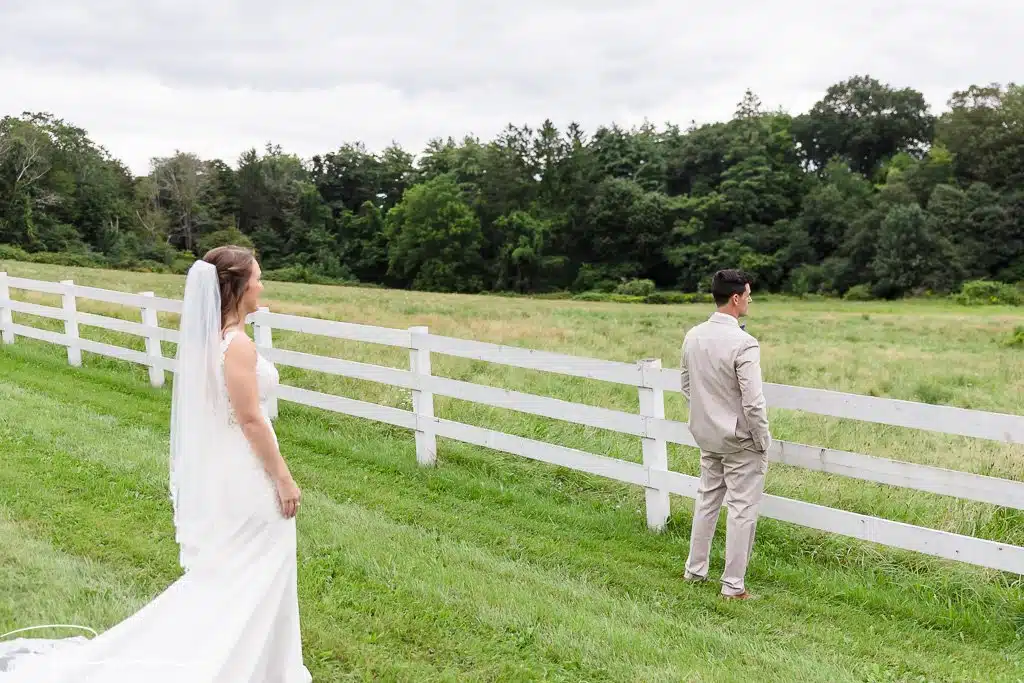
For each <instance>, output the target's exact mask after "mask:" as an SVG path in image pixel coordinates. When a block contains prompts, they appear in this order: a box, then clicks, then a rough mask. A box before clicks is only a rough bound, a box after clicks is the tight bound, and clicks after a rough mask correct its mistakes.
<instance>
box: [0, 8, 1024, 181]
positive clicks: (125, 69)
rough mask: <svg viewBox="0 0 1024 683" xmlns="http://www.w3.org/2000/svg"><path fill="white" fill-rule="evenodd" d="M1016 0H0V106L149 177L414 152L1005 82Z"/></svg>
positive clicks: (1011, 66) (1021, 45)
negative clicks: (82, 134)
mask: <svg viewBox="0 0 1024 683" xmlns="http://www.w3.org/2000/svg"><path fill="white" fill-rule="evenodd" d="M1021 26H1024V2H1021V1H1020V0H888V1H879V0H774V1H773V2H765V1H764V0H714V1H710V0H688V1H687V0H617V1H613V0H516V1H515V2H509V1H508V0H502V1H500V2H499V1H497V0H432V1H430V2H427V1H425V0H375V1H373V0H368V1H366V2H359V3H356V2H345V1H344V0H333V1H332V0H289V1H288V2H280V1H278V0H31V1H30V0H0V115H3V114H20V113H21V112H22V111H25V110H31V111H49V112H52V113H53V114H55V115H57V116H59V117H61V118H64V119H66V120H68V121H70V122H72V123H74V124H77V125H79V126H82V127H84V128H86V129H87V130H88V131H89V132H90V135H91V137H92V138H93V140H95V141H96V142H98V143H100V144H102V145H104V146H105V147H107V149H109V150H110V151H111V152H112V153H113V154H114V155H116V156H118V157H119V158H121V159H122V160H124V161H125V162H126V163H127V164H128V165H129V166H130V167H131V168H132V169H133V170H134V171H136V172H139V173H145V172H147V171H148V169H149V159H150V158H151V157H153V156H162V155H167V154H171V153H173V152H174V150H175V149H181V150H184V151H192V152H196V153H198V154H200V155H201V156H203V157H207V158H212V157H219V158H221V159H224V160H225V161H227V162H228V163H230V164H232V165H234V163H235V161H236V159H237V158H238V155H239V154H240V153H241V152H242V151H243V150H245V149H246V148H248V147H252V146H255V147H257V148H261V147H262V146H263V145H264V143H265V142H267V141H273V142H275V143H278V144H280V145H281V146H282V147H284V148H285V150H287V151H290V152H295V153H297V154H300V155H302V156H304V157H309V156H311V155H313V154H316V153H320V152H326V151H329V150H331V149H333V148H336V147H337V146H338V145H339V144H340V143H342V142H344V141H355V140H362V141H364V142H365V143H366V144H367V145H368V146H369V147H370V148H371V149H374V150H379V149H381V148H382V147H384V146H386V145H387V144H388V143H390V142H391V141H392V140H394V141H397V142H398V143H400V144H401V145H403V146H404V147H406V148H407V149H409V150H410V151H413V152H419V151H420V150H421V149H422V146H423V144H424V143H425V142H426V141H427V140H428V139H429V138H431V137H435V136H447V135H453V136H456V137H460V136H462V135H463V134H466V133H470V132H472V133H475V134H477V135H480V136H481V137H485V138H486V137H490V136H491V135H493V134H494V133H495V132H496V131H497V130H499V129H500V128H501V127H503V126H504V125H505V124H506V123H508V122H515V123H517V124H524V123H529V124H531V125H535V124H538V123H540V122H542V121H543V120H544V119H545V118H551V119H552V120H553V121H554V122H555V123H556V125H559V126H564V125H565V124H566V123H568V122H569V121H572V120H577V121H579V122H581V123H583V124H584V125H585V126H586V128H587V129H588V130H593V128H594V127H595V126H596V125H598V124H601V123H610V122H613V121H616V122H619V123H622V124H632V123H639V122H642V121H643V119H644V118H645V117H646V118H648V119H650V120H651V121H652V122H654V123H658V124H661V123H663V122H664V121H666V120H670V121H673V122H676V123H679V124H681V125H685V124H687V123H689V122H690V121H691V120H696V121H698V122H708V121H713V120H719V119H724V118H728V117H729V116H730V115H731V114H732V112H733V111H734V109H735V105H736V103H737V102H738V101H739V100H740V98H741V97H742V95H743V91H744V90H745V89H746V88H750V89H752V90H753V91H754V92H755V93H757V94H758V95H759V96H760V98H761V100H762V101H763V103H764V104H765V105H766V106H767V107H769V108H775V107H779V106H781V107H783V108H785V109H787V110H789V111H790V112H794V113H798V112H800V111H803V110H805V109H807V108H808V107H810V106H811V105H812V104H813V103H814V102H815V101H816V100H818V99H819V98H820V97H821V95H822V94H823V93H824V91H825V89H826V88H827V87H828V86H829V85H830V84H832V83H835V82H837V81H840V80H844V79H846V78H847V77H849V76H851V75H854V74H858V73H860V74H863V73H869V74H870V75H872V76H874V77H876V78H878V79H880V80H882V81H885V82H889V83H891V84H893V85H898V86H905V85H909V86H912V87H914V88H917V89H919V90H921V91H922V92H924V94H925V96H926V97H927V98H928V100H929V102H930V103H931V105H932V107H933V111H934V110H941V109H942V108H944V106H945V101H946V99H947V98H948V96H949V95H950V94H951V93H952V92H953V91H954V90H957V89H961V88H964V87H966V86H967V85H970V84H971V83H979V84H980V83H989V82H992V81H997V82H1002V83H1006V82H1008V81H1011V80H1014V79H1016V80H1018V81H1019V80H1020V79H1021V75H1022V68H1024V41H1022V40H1021V39H1020V36H1021V30H1022V29H1021Z"/></svg>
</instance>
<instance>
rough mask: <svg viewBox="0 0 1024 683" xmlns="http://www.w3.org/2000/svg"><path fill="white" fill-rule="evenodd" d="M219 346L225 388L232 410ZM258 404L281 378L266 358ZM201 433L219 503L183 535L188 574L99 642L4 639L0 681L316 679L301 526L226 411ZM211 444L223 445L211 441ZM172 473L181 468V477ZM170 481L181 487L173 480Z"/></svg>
mask: <svg viewBox="0 0 1024 683" xmlns="http://www.w3.org/2000/svg"><path fill="white" fill-rule="evenodd" d="M232 337H233V333H229V334H228V335H227V336H226V337H225V338H224V339H223V340H222V341H221V344H220V354H219V355H220V359H219V362H218V363H217V372H216V382H217V387H218V391H219V392H220V397H219V398H220V400H221V401H223V403H222V405H227V406H230V403H229V402H228V400H227V388H226V386H225V384H224V378H223V360H224V352H225V350H226V349H227V346H228V344H230V342H231V339H232ZM256 371H257V377H258V384H259V393H260V406H261V409H262V410H263V413H264V417H265V418H266V419H267V421H268V423H269V421H270V415H269V413H268V411H267V399H268V397H269V395H270V392H271V391H272V390H273V387H274V386H275V385H276V384H277V381H278V373H277V370H276V369H275V368H274V366H273V364H272V363H270V362H269V361H268V360H266V359H264V358H263V357H262V356H259V357H258V360H257V366H256ZM220 419H222V420H223V422H226V425H225V428H223V429H214V430H212V432H213V433H211V434H208V435H206V434H204V435H203V436H202V437H201V438H202V439H203V440H204V442H206V443H205V447H204V449H203V453H204V454H207V455H210V454H215V455H216V457H208V458H207V460H209V462H207V463H205V464H204V470H203V481H204V483H205V484H206V485H208V486H209V488H208V489H206V491H205V492H206V493H210V494H213V495H210V496H209V497H208V498H207V499H206V502H205V503H204V504H208V505H212V506H213V508H212V509H211V510H210V513H211V514H209V515H208V516H207V519H206V522H205V525H204V526H203V535H202V538H201V541H199V542H196V543H192V544H191V545H190V542H188V541H186V540H185V539H183V538H182V537H181V536H179V543H181V553H182V565H183V566H186V567H187V570H186V572H185V574H184V575H183V576H182V577H181V578H180V579H179V580H178V581H176V582H175V583H174V584H173V585H171V586H170V587H169V588H168V589H167V590H165V591H164V592H163V593H161V594H160V595H159V596H157V597H156V599H154V600H153V601H152V602H150V603H149V604H148V605H146V606H145V607H143V608H142V609H141V610H140V611H139V612H137V613H136V614H134V615H132V616H131V617H129V618H128V619H126V620H125V621H123V622H121V623H120V624H118V625H116V626H114V627H113V628H111V629H109V630H108V631H106V632H104V633H102V634H101V635H99V636H97V637H96V638H94V639H92V640H86V639H84V638H67V639H63V640H43V639H32V638H22V639H18V640H14V641H9V642H0V683H171V682H172V681H173V682H174V683H214V682H216V683H309V681H311V680H312V678H311V676H310V674H309V671H308V670H307V669H306V667H305V666H303V662H302V643H301V640H300V634H299V607H298V593H297V589H296V538H295V519H294V518H292V519H285V518H284V517H283V516H282V514H281V512H280V507H279V503H278V499H277V493H276V488H275V486H274V484H273V483H272V481H271V480H270V477H269V476H268V475H267V473H266V471H265V470H264V469H263V467H262V465H261V463H260V461H259V460H258V458H257V456H256V455H255V454H254V453H253V452H252V450H251V448H250V446H249V443H248V441H247V440H246V438H245V436H244V435H243V433H242V430H241V428H240V427H239V426H238V424H237V423H235V422H234V420H233V413H232V411H230V409H228V411H227V413H226V414H224V415H223V416H222V417H221V418H220ZM210 439H213V440H214V441H215V443H209V440H210ZM172 476H173V473H172ZM172 483H173V482H172Z"/></svg>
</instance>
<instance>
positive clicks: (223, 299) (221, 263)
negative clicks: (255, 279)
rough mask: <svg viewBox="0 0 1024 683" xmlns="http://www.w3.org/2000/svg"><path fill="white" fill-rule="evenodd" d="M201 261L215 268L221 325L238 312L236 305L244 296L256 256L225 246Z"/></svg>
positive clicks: (211, 252)
mask: <svg viewBox="0 0 1024 683" xmlns="http://www.w3.org/2000/svg"><path fill="white" fill-rule="evenodd" d="M203 260H204V261H206V262H207V263H209V264H211V265H213V266H214V267H216V268H217V279H218V280H219V281H220V322H221V325H223V324H224V323H225V322H226V321H227V320H228V319H229V318H230V317H231V316H232V315H234V314H235V313H237V312H238V303H239V301H240V300H241V298H242V295H243V294H245V289H246V287H247V286H248V285H249V277H250V276H251V275H252V265H253V264H254V263H255V262H256V255H255V254H254V253H253V251H252V249H247V248H245V247H237V246H235V245H233V244H232V245H227V246H223V247H217V248H216V249H211V250H210V251H208V252H206V255H205V256H203Z"/></svg>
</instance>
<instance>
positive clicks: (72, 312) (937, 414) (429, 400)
mask: <svg viewBox="0 0 1024 683" xmlns="http://www.w3.org/2000/svg"><path fill="white" fill-rule="evenodd" d="M11 289H17V290H24V291H29V292H37V293H42V294H51V295H58V296H61V297H62V307H60V308H56V307H51V306H43V305H39V304H34V303H29V302H25V301H19V300H15V299H12V298H11V295H10V290H11ZM79 299H85V300H92V301H101V302H104V303H108V304H115V305H121V306H127V307H130V308H135V309H138V310H139V311H140V321H139V322H134V321H130V320H124V319H122V318H114V317H110V316H105V315H98V314H93V313H86V312H82V311H78V310H77V300H79ZM158 312H162V313H170V314H180V312H181V301H178V300H174V299H164V298H159V297H156V296H154V295H153V294H152V293H149V292H144V293H138V294H129V293H125V292H117V291H111V290H104V289H97V288H93V287H83V286H81V285H76V284H74V283H73V282H71V281H65V282H60V283H54V282H45V281H38V280H28V279H24V278H14V277H9V276H7V275H6V274H4V273H0V333H2V338H3V341H4V342H5V343H13V342H14V340H15V339H16V337H17V336H24V337H27V338H30V339H36V340H39V341H44V342H48V343H52V344H57V345H60V346H64V347H66V348H67V349H68V360H69V362H70V363H71V364H72V365H80V364H81V352H82V351H85V352H88V353H94V354H97V355H101V356H106V357H110V358H116V359H120V360H124V361H128V362H132V363H137V364H140V365H144V366H147V367H149V370H150V379H151V382H152V384H153V385H154V386H161V385H162V384H163V382H164V373H165V372H174V371H175V361H174V359H173V358H167V357H164V356H163V355H162V351H161V346H160V343H161V342H164V341H166V342H172V343H176V342H177V340H178V332H177V330H174V329H168V328H163V327H160V326H159V322H158V319H157V313H158ZM13 313H17V314H25V315H32V316H39V317H42V318H48V319H52V320H58V321H62V322H63V323H64V332H63V333H61V332H53V331H50V330H42V329H38V328H34V327H31V326H28V325H25V324H21V323H17V322H14V321H13V318H12V314H13ZM249 322H250V323H252V325H253V330H254V339H255V342H256V345H257V347H258V349H259V351H260V353H261V354H262V355H264V356H265V357H266V358H267V359H268V360H270V361H272V362H274V363H276V364H279V365H283V366H289V367H294V368H298V369H302V370H307V371H313V372H322V373H327V374H332V375H337V376H341V377H348V378H352V379H359V380H365V381H371V382H377V383H381V384H386V385H391V386H397V387H401V388H403V389H406V390H408V391H410V392H411V394H412V399H413V409H412V410H411V411H409V410H403V409H400V408H392V407H389V406H382V405H378V404H375V403H369V402H366V401H360V400H357V399H352V398H347V397H343V396H336V395H333V394H326V393H322V392H317V391H311V390H308V389H301V388H298V387H294V386H288V385H281V386H280V387H279V390H278V393H277V396H276V398H275V401H276V400H277V399H280V400H285V401H291V402H293V403H298V404H302V405H306V406H311V407H316V408H320V409H323V410H328V411H331V412H336V413H340V414H344V415H350V416H354V417H360V418H364V419H368V420H374V421H377V422H383V423H386V424H390V425H394V426H397V427H402V428H405V429H409V430H412V431H413V432H414V433H415V438H416V457H417V461H418V462H419V463H420V464H423V465H433V464H435V462H436V452H437V447H436V438H437V437H438V436H440V437H444V438H448V439H453V440H456V441H461V442H464V443H469V444H475V445H477V446H482V447H486V448H490V449H493V450H498V451H502V452H506V453H511V454H513V455H518V456H521V457H525V458H528V459H532V460H536V461H540V462H545V463H549V464H553V465H558V466H562V467H567V468H570V469H574V470H578V471H581V472H587V473H590V474H594V475H598V476H602V477H605V478H608V479H612V480H614V481H619V482H623V483H627V484H633V485H636V486H640V487H643V488H644V489H645V492H646V493H645V495H646V505H647V523H648V526H649V527H650V528H652V529H654V530H659V529H662V528H663V527H664V525H665V523H666V521H667V518H668V514H669V498H668V497H669V494H676V495H681V496H685V497H688V498H694V497H695V496H696V491H697V483H698V479H697V478H696V477H692V476H690V475H686V474H682V473H679V472H673V471H670V470H669V469H668V464H667V462H668V461H667V450H666V445H667V444H668V443H675V444H680V445H684V446H696V443H695V441H694V439H693V436H692V435H691V434H690V431H689V428H688V426H687V425H686V423H683V422H679V421H675V420H670V419H666V418H665V411H664V392H666V391H670V392H677V393H678V392H679V391H680V387H681V382H680V372H679V370H675V369H668V368H662V367H661V362H660V360H643V361H638V362H637V363H634V364H630V363H623V362H617V361H607V360H601V359H595V358H582V357H578V356H572V355H567V354H560V353H552V352H548V351H537V350H533V349H525V348H520V347H514V346H506V345H502V344H492V343H486V342H479V341H473V340H467V339H458V338H455V337H445V336H440V335H434V334H430V333H429V331H428V330H427V328H425V327H413V328H410V329H408V330H397V329H391V328H383V327H375V326H372V325H362V324H355V323H346V322H339V321H334V320H323V319H318V318H309V317H301V316H294V315H285V314H281V313H272V312H270V311H269V310H267V309H260V310H259V311H258V312H256V313H254V314H253V315H252V316H251V317H250V319H249ZM79 325H85V326H90V327H97V328H102V329H106V330H112V331H116V332H122V333H126V334H131V335H136V336H139V337H142V338H144V339H145V340H146V350H145V351H137V350H133V349H125V348H122V347H118V346H114V345H110V344H103V343H100V342H95V341H91V340H88V339H83V338H81V337H80V335H79V329H78V327H79ZM273 330H282V331H289V332H295V333H300V334H310V335H318V336H324V337H329V338H334V339H344V340H350V341H357V342H366V343H373V344H381V345H385V346H391V347H398V348H404V349H407V350H408V351H409V357H410V360H409V369H408V370H405V369H401V368H392V367H384V366H378V365H372V364H367V363H360V362H355V361H350V360H345V359H341V358H330V357H324V356H318V355H312V354H308V353H302V352H298V351H290V350H284V349H279V348H274V345H273V339H272V331H273ZM431 354H442V355H448V356H454V357H460V358H466V359H472V360H478V361H484V362H489V363H496V364H501V365H506V366H511V367H517V368H523V369H528V370H537V371H543V372H550V373H556V374H562V375H567V376H572V377H580V378H585V379H590V380H597V381H603V382H609V383H614V384H620V385H627V386H632V387H635V388H636V389H637V392H638V398H639V402H640V411H639V412H637V413H631V412H625V411H620V410H613V409H608V408H601V407H598V406H590V405H584V404H579V403H573V402H569V401H564V400H561V399H556V398H552V397H548V396H539V395H534V394H529V393H524V392H518V391H511V390H507V389H502V388H498V387H491V386H485V385H480V384H474V383H471V382H465V381H461V380H455V379H450V378H446V377H438V376H435V375H433V374H432V373H431V368H430V359H431ZM765 394H766V397H767V399H768V402H769V405H770V406H771V407H772V408H782V409H788V410H797V411H801V412H808V413H814V414H819V415H826V416H831V417H838V418H845V419H852V420H859V421H865V422H873V423H877V424H884V425H892V426H898V427H907V428H912V429H919V430H926V431H932V432H938V433H945V434H952V435H958V436H967V437H974V438H980V439H987V440H993V441H1001V442H1005V443H1011V444H1024V417H1022V416H1018V415H1009V414H1002V413H992V412H986V411H979V410H967V409H963V408H953V407H949V406H936V405H929V404H923V403H914V402H910V401H899V400H894V399H885V398H877V397H871V396H861V395H857V394H847V393H841V392H835V391H828V390H822V389H812V388H806V387H792V386H785V385H779V384H766V385H765ZM435 395H437V396H445V397H448V398H454V399H458V400H463V401H469V402H473V403H477V404H481V405H486V406H491V407H495V408H503V409H508V410H514V411H518V412H521V413H525V414H530V415H536V416H540V417H545V418H550V419H555V420H560V421H564V422H569V423H573V424H579V425H583V426H587V427H592V428H597V429H603V430H608V431H613V432H618V433H622V434H627V435H630V436H635V437H637V438H639V439H641V443H642V445H643V462H642V463H636V462H630V461H626V460H620V459H616V458H610V457H607V456H602V455H596V454H593V453H588V452H586V451H581V450H577V449H573V448H568V447H565V446H559V445H555V444H551V443H547V442H543V441H538V440H534V439H528V438H524V437H519V436H513V435H510V434H505V433H503V432H499V431H495V430H491V429H486V428H483V427H477V426H473V425H467V424H463V423H460V422H455V421H452V420H447V419H443V418H439V417H436V416H435V415H434V409H433V397H434V396H435ZM272 414H276V406H274V407H272ZM768 457H769V459H770V460H771V461H773V462H779V463H783V464H786V465H789V466H793V467H800V468H804V469H809V470H813V471H817V472H824V473H827V474H832V475H838V476H844V477H849V478H854V479H860V480H863V481H869V482H874V483H879V484H886V485H889V486H898V487H902V488H908V489H913V490H918V491H925V492H929V493H934V494H940V495H945V496H951V497H955V498H960V499H965V500H973V501H978V502H983V503H990V504H993V505H999V506H1003V507H1008V508H1015V509H1018V510H1024V482H1019V481H1012V480H1007V479H1000V478H996V477H988V476H983V475H978V474H970V473H966V472H959V471H955V470H948V469H943V468H939V467H932V466H928V465H919V464H915V463H908V462H901V461H896V460H890V459H886V458H880V457H876V456H871V455H863V454H860V453H851V452H846V451H840V450H835V449H830V448H825V447H820V446H809V445H804V444H799V443H792V442H787V441H781V440H778V441H776V442H775V443H774V444H773V445H772V447H771V449H770V450H769V452H768ZM761 514H762V515H764V516H766V517H770V518H774V519H778V520H782V521H784V522H789V523H792V524H797V525H800V526H804V527H808V528H812V529H816V530H819V531H824V532H829V533H834V534H839V535H843V536H848V537H852V538H857V539H861V540H865V541H870V542H873V543H878V544H881V545H886V546H890V547H894V548H901V549H905V550H912V551H916V552H919V553H924V554H927V555H932V556H935V557H940V558H945V559H950V560H956V561H960V562H966V563H970V564H975V565H979V566H983V567H988V568H992V569H998V570H1003V571H1009V572H1014V573H1018V574H1024V548H1021V547H1018V546H1013V545H1008V544H1004V543H998V542H995V541H989V540H984V539H978V538H974V537H971V536H964V535H960V534H954V533H950V532H945V531H938V530H935V529H928V528H924V527H919V526H914V525H911V524H904V523H901V522H894V521H891V520H887V519H882V518H878V517H871V516H868V515H862V514H857V513H852V512H847V511H845V510H839V509H834V508H829V507H824V506H821V505H814V504H811V503H806V502H803V501H799V500H793V499H788V498H781V497H778V496H771V495H766V496H765V499H764V503H763V505H762V508H761Z"/></svg>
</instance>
